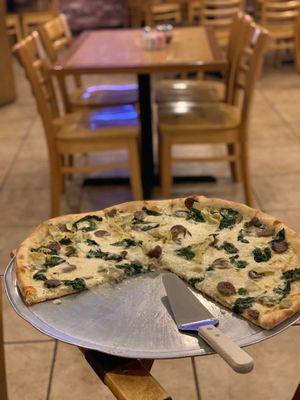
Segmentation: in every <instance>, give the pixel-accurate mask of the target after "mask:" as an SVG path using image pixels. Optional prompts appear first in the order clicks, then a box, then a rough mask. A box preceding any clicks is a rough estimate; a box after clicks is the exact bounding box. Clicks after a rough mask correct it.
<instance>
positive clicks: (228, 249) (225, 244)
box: [219, 240, 239, 254]
mask: <svg viewBox="0 0 300 400" xmlns="http://www.w3.org/2000/svg"><path fill="white" fill-rule="evenodd" d="M219 249H224V250H225V251H226V253H229V254H235V253H238V252H239V250H238V249H237V248H236V247H235V246H234V245H233V244H232V243H229V242H227V241H226V240H225V241H224V242H223V244H222V245H221V246H220V247H219Z"/></svg>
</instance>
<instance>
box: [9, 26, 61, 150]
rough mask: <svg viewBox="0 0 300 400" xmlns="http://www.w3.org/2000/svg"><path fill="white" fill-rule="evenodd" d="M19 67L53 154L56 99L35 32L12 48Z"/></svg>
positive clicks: (56, 111) (57, 111) (46, 63)
mask: <svg viewBox="0 0 300 400" xmlns="http://www.w3.org/2000/svg"><path fill="white" fill-rule="evenodd" d="M13 52H14V53H15V54H16V56H17V58H18V60H19V62H20V64H21V66H22V67H23V68H24V70H25V74H26V76H27V78H28V80H29V82H30V85H31V89H32V92H33V95H34V97H35V99H36V103H37V107H38V111H39V113H40V115H41V118H42V121H43V125H44V129H45V132H46V137H47V142H48V148H49V151H50V153H52V151H53V152H54V153H55V140H54V136H53V135H54V130H53V123H52V121H53V119H54V118H56V117H58V116H59V109H58V105H57V98H56V94H55V90H54V86H53V82H52V78H51V72H50V68H49V65H48V62H47V60H46V58H45V56H44V55H43V48H42V44H41V42H40V37H39V34H38V33H37V32H33V33H32V34H31V35H29V36H27V37H26V38H25V39H24V40H22V41H21V42H19V43H18V44H17V45H16V46H15V47H14V48H13Z"/></svg>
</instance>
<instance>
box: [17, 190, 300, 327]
mask: <svg viewBox="0 0 300 400" xmlns="http://www.w3.org/2000/svg"><path fill="white" fill-rule="evenodd" d="M190 197H192V198H193V199H195V200H196V201H197V207H198V206H200V207H202V206H203V207H206V206H207V207H213V208H232V209H234V210H236V211H238V212H240V213H241V214H242V215H243V216H244V217H245V218H249V219H251V218H253V217H254V216H256V217H258V218H259V219H260V220H261V221H262V222H263V223H264V224H266V225H267V226H269V227H271V226H273V227H274V228H275V229H276V230H277V231H278V230H279V229H281V228H284V229H285V231H286V234H287V236H288V240H289V243H290V246H291V247H292V248H293V251H294V252H295V254H296V255H297V257H298V258H299V259H300V235H299V234H297V233H296V232H295V231H293V230H292V229H290V228H289V227H287V226H286V225H285V224H284V223H282V222H281V221H278V220H276V219H275V218H273V217H271V216H270V215H268V214H265V213H263V212H261V211H259V210H255V209H253V208H250V207H248V206H246V205H243V204H239V203H235V202H232V201H228V200H222V199H208V198H206V197H204V196H190ZM184 202H185V198H180V199H173V200H158V201H152V200H150V201H133V202H129V203H123V204H120V205H117V206H113V207H109V208H106V209H104V210H101V211H94V212H89V213H84V214H71V215H65V216H61V217H58V218H52V219H49V220H47V221H45V222H43V223H42V224H40V225H39V226H38V227H37V228H36V229H35V230H34V232H33V233H32V234H31V235H30V236H29V237H28V238H27V239H26V240H25V241H24V242H23V243H22V244H21V246H20V247H19V249H18V251H17V255H16V275H17V282H18V286H19V288H20V291H21V294H22V296H23V298H24V300H25V302H26V303H27V304H33V303H36V302H39V301H44V300H48V299H55V298H58V297H62V296H65V295H68V294H71V293H76V292H77V291H76V290H74V289H72V288H71V287H59V288H57V289H51V291H45V290H44V291H43V290H42V289H39V288H38V287H34V285H33V284H32V283H33V280H32V271H30V269H29V268H28V249H29V248H31V247H34V246H35V245H38V244H39V243H41V242H42V241H43V239H44V238H45V236H46V234H47V231H48V226H49V225H51V224H55V225H57V224H64V223H66V222H72V221H77V220H78V219H80V218H83V217H84V216H86V215H97V216H99V217H103V216H105V215H107V213H109V212H110V211H112V210H113V209H115V210H117V211H118V213H132V212H135V211H137V210H141V208H142V207H147V208H149V209H151V210H157V211H164V210H172V209H180V208H183V209H184V208H185V204H184ZM289 267H290V266H288V265H287V266H286V270H288V269H290V268H289ZM293 285H294V289H293V293H292V294H291V295H290V296H289V299H290V300H291V306H290V307H289V308H284V309H275V310H267V311H266V312H264V313H263V314H261V315H260V316H259V319H258V320H254V319H253V318H251V316H249V315H248V314H247V313H244V314H243V317H244V318H247V319H248V320H250V321H252V322H254V323H255V324H257V325H260V326H262V327H263V328H265V329H272V328H273V327H275V326H276V325H278V324H279V323H281V322H283V321H284V320H286V319H287V318H289V317H291V316H292V315H294V314H295V313H297V312H299V311H300V283H298V282H296V283H294V284H293ZM196 288H197V289H198V290H200V291H201V292H204V293H205V294H207V295H208V296H210V297H211V298H212V299H214V300H217V301H218V302H219V303H221V304H223V305H224V306H226V307H230V299H227V298H223V297H222V296H216V294H215V293H214V292H213V291H211V292H210V291H209V290H205V288H204V287H203V285H201V284H199V285H196Z"/></svg>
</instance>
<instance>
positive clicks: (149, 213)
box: [142, 207, 161, 217]
mask: <svg viewBox="0 0 300 400" xmlns="http://www.w3.org/2000/svg"><path fill="white" fill-rule="evenodd" d="M142 210H143V211H145V213H146V214H147V215H152V216H154V217H157V216H159V215H161V213H160V212H158V211H155V210H149V208H147V207H143V208H142Z"/></svg>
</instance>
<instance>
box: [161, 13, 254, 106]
mask: <svg viewBox="0 0 300 400" xmlns="http://www.w3.org/2000/svg"><path fill="white" fill-rule="evenodd" d="M251 21H252V19H251V17H250V16H249V15H247V14H244V13H242V12H239V13H238V14H237V15H236V17H235V18H234V20H233V22H232V25H231V29H230V36H229V42H228V46H227V61H228V69H227V73H226V76H225V83H224V82H218V81H212V80H206V81H205V80H203V79H195V80H191V79H185V80H184V79H181V80H178V79H162V80H160V81H158V82H157V84H156V88H155V99H156V102H157V103H167V102H171V101H196V102H199V101H200V102H206V103H211V102H219V101H230V99H231V97H232V90H233V87H232V83H233V80H234V76H235V73H236V67H237V57H238V55H239V50H240V47H241V45H242V43H243V40H244V38H245V35H246V34H247V30H248V29H249V28H248V26H249V24H251Z"/></svg>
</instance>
